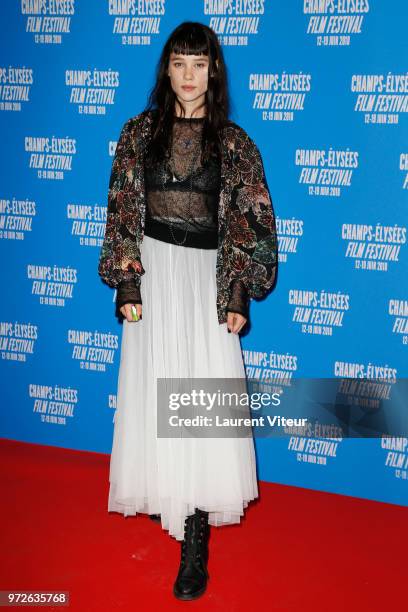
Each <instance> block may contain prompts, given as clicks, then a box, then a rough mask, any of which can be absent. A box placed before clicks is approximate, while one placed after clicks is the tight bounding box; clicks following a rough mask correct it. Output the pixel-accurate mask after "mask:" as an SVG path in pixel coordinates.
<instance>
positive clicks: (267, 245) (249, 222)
mask: <svg viewBox="0 0 408 612" xmlns="http://www.w3.org/2000/svg"><path fill="white" fill-rule="evenodd" d="M230 172H231V177H232V178H231V180H232V185H233V187H232V190H231V198H230V204H229V206H228V207H227V213H226V219H227V230H226V231H227V233H228V236H229V239H228V241H227V244H228V247H227V257H228V267H229V271H230V275H229V279H230V282H229V295H230V301H229V303H228V306H227V310H230V309H231V306H233V305H234V302H237V304H238V308H239V307H240V305H242V309H243V310H244V311H246V312H247V308H248V302H249V300H251V299H253V298H257V299H259V298H262V297H264V296H265V295H266V294H267V293H268V292H269V291H270V289H271V288H272V287H273V285H274V282H275V276H276V271H277V263H278V244H277V231H276V220H275V213H274V210H273V205H272V199H271V195H270V192H269V188H268V185H267V181H266V176H265V170H264V166H263V162H262V158H261V154H260V152H259V149H258V147H257V146H256V144H255V143H254V141H253V140H252V139H251V138H250V137H249V136H248V134H247V133H246V132H245V131H244V130H242V132H240V133H239V135H238V136H237V138H236V139H235V143H234V147H233V149H232V151H231V152H230ZM235 311H236V312H239V310H235Z"/></svg>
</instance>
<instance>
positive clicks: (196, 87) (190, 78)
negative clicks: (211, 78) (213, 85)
mask: <svg viewBox="0 0 408 612" xmlns="http://www.w3.org/2000/svg"><path fill="white" fill-rule="evenodd" d="M168 75H169V77H170V83H171V86H172V89H173V91H174V93H175V94H176V96H177V98H178V99H179V101H180V102H181V103H182V105H183V106H184V107H186V108H189V109H192V108H197V107H199V106H201V105H202V104H203V103H204V99H205V92H206V91H207V88H208V56H207V55H180V54H177V55H176V54H175V53H171V54H170V59H169V66H168Z"/></svg>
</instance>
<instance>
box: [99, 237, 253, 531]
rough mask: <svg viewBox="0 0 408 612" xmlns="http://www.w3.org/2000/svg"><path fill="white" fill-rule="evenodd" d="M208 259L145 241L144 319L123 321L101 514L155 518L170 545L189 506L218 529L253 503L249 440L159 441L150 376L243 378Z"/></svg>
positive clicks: (208, 252)
mask: <svg viewBox="0 0 408 612" xmlns="http://www.w3.org/2000/svg"><path fill="white" fill-rule="evenodd" d="M216 257H217V251H216V249H196V248H190V247H184V246H179V245H175V244H171V243H167V242H163V241H160V240H157V239H155V238H152V237H150V236H146V235H145V236H144V238H143V241H142V244H141V259H142V262H143V266H144V268H145V274H143V276H142V277H141V294H142V301H143V312H142V319H139V321H137V322H128V321H127V320H124V322H123V331H122V340H121V352H120V366H119V374H118V389H117V407H116V410H115V414H114V420H113V422H114V432H113V443H112V453H111V458H110V472H109V482H110V488H109V500H108V511H109V512H119V513H121V514H123V515H124V516H129V515H136V514H137V513H147V514H156V513H157V514H161V525H162V528H163V529H165V530H167V531H168V533H169V535H171V536H173V537H174V538H176V539H177V540H182V539H183V537H184V521H185V518H186V517H187V516H188V515H190V514H193V513H194V510H195V508H196V507H197V508H201V509H202V510H206V511H207V512H209V523H210V525H213V526H221V525H226V524H233V523H239V522H240V520H241V517H242V516H243V514H244V508H246V507H247V505H248V502H249V501H251V500H253V499H255V498H256V497H258V486H257V474H256V458H255V449H254V440H253V437H252V436H246V437H217V438H204V437H190V438H187V437H184V438H180V437H178V438H162V437H159V436H158V435H157V409H156V403H157V378H167V377H168V378H182V377H186V378H187V377H196V378H242V379H243V378H245V368H244V363H243V357H242V351H241V344H240V338H239V335H238V334H234V333H228V330H227V324H226V323H223V324H221V325H220V324H219V323H218V318H217V308H216V298H217V293H216Z"/></svg>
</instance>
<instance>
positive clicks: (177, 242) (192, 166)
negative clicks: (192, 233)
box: [162, 139, 201, 246]
mask: <svg viewBox="0 0 408 612" xmlns="http://www.w3.org/2000/svg"><path fill="white" fill-rule="evenodd" d="M190 142H192V141H191V139H188V140H186V141H184V143H183V144H184V146H186V145H188V144H189V143H190ZM200 153H201V150H200V147H197V151H196V153H195V155H194V157H193V160H192V162H191V164H190V167H189V169H188V171H187V174H186V175H185V176H184V177H181V178H180V179H178V178H177V177H176V174H175V172H174V170H173V169H172V168H171V167H170V163H169V164H168V166H169V170H170V172H171V176H172V178H171V181H172V183H177V182H182V181H184V180H185V179H186V178H187V177H188V175H190V190H189V196H188V219H187V222H184V230H185V234H184V238H183V240H182V241H181V242H179V241H178V240H177V239H176V237H175V235H174V232H173V224H172V223H171V222H170V213H169V207H168V203H167V200H166V197H164V198H163V199H164V202H165V205H166V213H167V219H168V223H169V228H170V233H171V236H172V238H173V240H174V242H175V243H176V244H177V245H178V246H182V245H183V244H184V243H185V241H186V239H187V233H188V221H191V198H192V191H193V175H194V174H195V172H193V168H194V165H195V162H196V161H197V159H198V157H199V155H200ZM172 161H173V159H172V157H171V158H170V162H172ZM162 192H163V193H164V194H165V193H166V166H164V167H163V172H162Z"/></svg>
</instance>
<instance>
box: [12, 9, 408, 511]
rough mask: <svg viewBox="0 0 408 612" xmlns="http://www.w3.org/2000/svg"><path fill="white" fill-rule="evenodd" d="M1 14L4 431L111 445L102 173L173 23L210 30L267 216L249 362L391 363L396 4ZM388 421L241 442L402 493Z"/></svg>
mask: <svg viewBox="0 0 408 612" xmlns="http://www.w3.org/2000/svg"><path fill="white" fill-rule="evenodd" d="M0 17H1V19H0V28H1V47H2V53H1V58H2V59H1V66H0V111H1V112H0V121H1V134H2V139H1V146H0V154H1V169H2V181H1V195H0V248H1V258H2V264H3V265H2V273H3V277H2V281H3V282H2V286H3V292H2V295H3V299H2V300H1V304H0V309H1V310H0V342H1V361H0V366H1V374H2V381H3V382H2V393H1V403H2V407H1V431H2V436H3V437H6V438H11V439H16V440H23V441H28V442H37V443H42V444H49V445H55V446H60V447H66V448H75V449H84V450H90V451H99V452H106V453H109V452H110V450H111V443H112V427H113V425H112V422H113V415H114V410H115V401H116V386H117V376H118V367H119V358H120V342H121V334H122V326H121V324H120V323H119V322H118V321H117V320H116V318H115V317H114V299H115V292H114V290H112V289H110V288H108V287H107V286H106V285H104V284H103V283H102V282H101V280H100V279H99V277H98V275H97V262H98V257H99V251H100V247H101V244H102V240H103V233H104V225H105V220H106V203H107V189H108V181H109V174H110V168H111V164H112V157H113V154H114V151H115V145H116V141H117V138H118V136H119V133H120V129H121V127H122V125H123V124H124V122H125V121H126V120H127V119H128V118H129V117H131V116H134V115H136V114H137V113H139V112H140V111H141V110H143V108H144V106H145V102H146V98H147V94H148V92H149V90H150V88H151V86H152V85H153V78H154V68H155V66H156V62H157V59H158V56H159V53H160V51H161V48H162V46H163V43H164V41H165V40H166V38H167V36H168V34H169V33H170V31H171V30H172V29H173V28H174V27H175V26H176V25H178V24H179V23H180V22H181V21H184V20H194V21H201V22H203V23H206V24H208V25H210V26H211V27H213V28H214V29H215V31H216V32H217V34H218V35H219V37H220V42H221V43H222V45H223V49H224V53H225V58H226V62H227V66H228V70H229V80H230V90H231V98H232V102H233V113H232V116H231V118H232V119H233V120H235V121H236V122H237V123H239V124H240V125H242V127H244V128H245V129H246V130H247V132H248V133H249V134H250V136H251V137H252V138H253V139H254V140H255V142H256V143H257V145H258V147H259V149H260V151H261V153H262V157H263V160H264V164H265V170H266V175H267V180H268V184H269V188H270V192H271V196H272V200H273V204H274V208H275V213H276V216H277V225H278V233H279V262H280V265H279V277H278V283H277V286H276V288H275V290H274V292H273V293H272V294H271V295H270V296H269V297H268V298H267V299H266V300H264V301H261V302H253V303H252V305H251V321H252V326H251V330H250V333H248V334H246V335H245V336H243V337H242V338H241V342H242V349H243V352H244V358H245V364H246V367H247V373H248V376H250V377H251V378H252V377H253V378H257V379H259V380H261V381H262V380H266V379H268V378H269V377H270V376H271V375H274V374H278V375H282V376H289V377H293V378H300V377H302V378H312V377H314V378H318V377H325V378H329V379H336V378H338V379H339V380H343V379H344V378H348V377H356V378H362V379H367V380H373V379H376V378H379V377H381V378H384V379H386V381H389V382H390V384H394V383H395V380H396V379H397V378H400V379H403V378H404V377H406V376H407V356H406V355H407V344H408V295H407V287H406V278H407V272H408V266H407V245H406V222H407V205H408V201H407V194H408V145H407V143H408V139H407V135H408V134H407V109H408V73H407V67H408V64H407V37H406V23H407V17H408V11H407V5H406V3H405V2H403V0H395V1H394V2H392V3H390V2H386V0H377V1H376V2H368V0H354V1H352V0H350V1H349V0H336V1H331V0H322V1H319V2H317V1H313V0H309V1H307V0H305V1H304V2H301V1H295V0H292V1H291V2H285V1H283V0H253V1H251V0H236V1H235V2H232V1H231V2H230V1H228V0H221V1H212V2H210V1H198V0H196V1H195V2H190V3H186V2H183V1H182V0H173V2H165V1H164V0H162V1H160V0H157V1H149V0H143V1H142V0H140V1H139V2H137V1H132V0H110V1H109V2H108V1H104V2H103V1H101V0H79V1H78V0H77V1H74V0H66V1H63V0H58V1H57V0H21V2H16V1H15V0H3V2H2V3H1V7H0ZM365 400H366V401H367V402H370V401H372V402H373V404H372V406H373V407H374V409H375V407H376V404H375V395H372V396H370V392H369V391H368V392H367V394H366V396H365ZM400 400H401V406H402V409H404V407H405V408H406V396H405V397H404V396H403V397H402V398H401V397H400ZM377 407H378V406H377ZM381 409H382V410H383V409H384V407H382V408H381ZM333 422H334V425H336V426H338V425H339V422H338V421H337V422H336V419H335V418H334V417H333ZM402 433H404V432H402ZM404 436H406V432H405V433H404V435H400V436H394V437H391V438H390V437H387V436H377V437H372V438H370V439H362V438H356V437H355V438H349V439H346V437H345V436H343V435H340V436H339V437H338V439H337V441H336V446H335V451H334V452H333V447H332V446H331V447H330V448H331V450H329V446H330V445H319V444H317V443H315V442H316V441H318V439H319V436H318V430H311V431H309V432H308V434H307V435H305V436H303V437H302V436H298V437H296V436H292V435H290V434H289V433H288V435H287V436H285V437H282V436H279V437H275V438H273V437H269V438H268V437H264V438H257V439H256V447H257V456H258V467H259V477H260V479H261V480H266V481H272V482H280V483H286V484H290V485H296V486H303V487H308V488H312V489H318V490H324V491H332V492H337V493H342V494H347V495H352V496H356V497H364V498H370V499H375V500H382V501H388V502H391V503H397V504H403V505H407V504H408V439H407V437H404Z"/></svg>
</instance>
